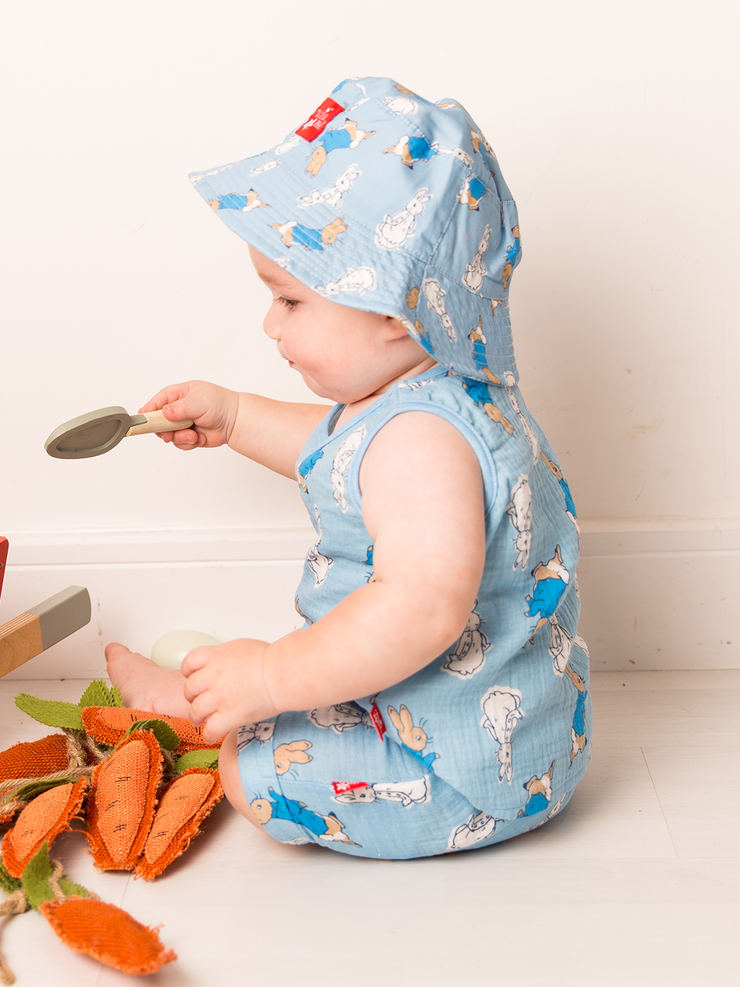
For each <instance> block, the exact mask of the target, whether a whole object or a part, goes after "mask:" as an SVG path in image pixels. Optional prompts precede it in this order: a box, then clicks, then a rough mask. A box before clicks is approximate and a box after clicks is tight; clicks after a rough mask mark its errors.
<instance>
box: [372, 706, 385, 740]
mask: <svg viewBox="0 0 740 987" xmlns="http://www.w3.org/2000/svg"><path fill="white" fill-rule="evenodd" d="M370 719H371V720H372V724H373V726H374V727H375V732H376V733H377V735H378V736H379V737H380V739H381V740H382V739H383V734H384V733H385V723H383V717H382V716H381V715H380V710H379V709H378V706H377V703H373V704H372V706H371V707H370Z"/></svg>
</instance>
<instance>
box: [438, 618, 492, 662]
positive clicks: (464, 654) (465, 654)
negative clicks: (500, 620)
mask: <svg viewBox="0 0 740 987" xmlns="http://www.w3.org/2000/svg"><path fill="white" fill-rule="evenodd" d="M480 625H481V615H480V614H479V613H478V612H477V611H476V610H473V611H472V613H471V614H470V615H469V616H468V622H467V624H466V625H465V630H464V631H463V632H462V634H461V635H460V639H459V640H458V642H457V646H456V647H455V650H454V652H453V653H452V654H450V655H448V656H447V661H446V662H445V664H444V665H443V666H442V671H443V672H448V673H449V674H450V675H458V676H460V678H466V677H467V676H468V675H475V674H476V672H479V671H480V670H481V668H483V665H484V664H485V661H486V651H490V649H491V642H490V641H489V640H488V638H487V637H486V635H485V634H484V633H483V631H482V630H481V629H480Z"/></svg>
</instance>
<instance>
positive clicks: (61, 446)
mask: <svg viewBox="0 0 740 987" xmlns="http://www.w3.org/2000/svg"><path fill="white" fill-rule="evenodd" d="M145 421H146V418H145V417H144V415H135V416H134V417H133V418H132V417H131V415H129V413H128V412H127V411H126V409H125V408H100V409H99V410H98V411H90V412H88V414H86V415H79V416H78V417H77V418H72V419H71V421H68V422H65V423H64V424H63V425H60V426H59V427H58V428H55V429H54V431H53V432H52V433H51V435H50V436H49V438H48V439H47V440H46V442H45V444H44V448H45V449H46V451H47V452H48V453H49V455H50V456H54V458H55V459H87V458H88V457H90V456H102V454H103V453H104V452H108V451H109V450H110V449H113V448H114V447H115V446H117V445H118V443H119V442H120V441H121V439H123V438H124V436H125V435H126V432H128V430H129V429H130V428H131V426H132V425H138V424H143V423H144V422H145Z"/></svg>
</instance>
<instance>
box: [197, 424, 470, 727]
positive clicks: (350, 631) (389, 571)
mask: <svg viewBox="0 0 740 987" xmlns="http://www.w3.org/2000/svg"><path fill="white" fill-rule="evenodd" d="M360 483H361V487H362V494H363V516H364V520H365V525H366V527H367V529H368V532H369V534H370V536H371V538H372V539H373V542H374V553H373V560H374V580H373V582H371V583H369V584H368V585H366V586H363V587H361V588H360V589H357V590H355V591H354V592H353V593H351V594H350V595H349V596H347V597H346V598H345V599H344V600H343V601H342V602H341V603H340V604H338V605H337V606H336V607H335V608H334V609H333V610H331V611H330V612H329V613H328V614H326V615H325V616H324V617H322V618H321V619H320V620H318V621H317V622H316V623H315V624H313V625H312V626H311V627H309V628H307V629H305V630H300V631H294V632H293V633H292V634H288V635H287V636H286V637H283V638H280V639H279V640H278V641H276V642H274V643H273V644H270V645H267V644H265V642H259V641H240V642H236V641H235V642H230V644H229V645H223V646H221V648H213V649H210V648H202V649H196V650H195V651H193V652H191V653H190V655H188V657H187V658H186V659H185V663H184V664H183V673H184V674H185V675H186V677H187V679H188V681H187V684H186V686H185V698H186V699H187V700H188V701H189V702H190V703H191V710H190V715H191V718H192V719H193V722H195V723H202V722H204V721H205V720H206V719H208V723H207V724H206V725H205V730H206V735H207V736H209V737H210V736H213V737H218V736H221V735H222V734H223V733H225V732H226V731H227V730H228V729H230V728H231V727H233V726H236V725H237V724H239V723H244V722H251V721H254V720H260V719H264V718H266V717H269V716H274V715H275V714H276V713H278V712H283V711H285V710H304V709H313V708H315V707H317V706H325V705H329V704H331V703H337V702H342V701H346V700H349V699H354V698H358V697H361V696H367V695H372V694H373V693H375V692H378V691H380V690H381V689H384V688H387V687H388V686H391V685H394V684H395V683H396V682H400V681H401V680H402V679H404V678H406V677H408V676H409V675H412V674H413V673H414V672H416V671H418V670H419V669H420V668H423V667H424V666H425V665H426V664H428V663H429V662H430V661H431V660H432V659H433V658H435V657H436V656H437V655H439V654H442V653H443V652H444V651H445V650H446V649H447V648H449V647H450V646H451V645H452V644H453V643H454V641H456V640H457V638H458V637H459V636H460V634H461V633H462V631H463V629H464V628H465V624H466V622H467V618H468V615H469V613H470V611H471V609H472V608H473V605H474V603H475V599H476V595H477V593H478V589H479V586H480V580H481V575H482V572H483V565H484V559H485V519H484V515H485V508H484V496H483V481H482V477H481V473H480V467H479V465H478V460H477V458H476V456H475V454H474V453H473V451H472V449H471V448H470V446H469V445H468V443H467V442H466V440H465V439H464V438H463V437H462V435H461V434H460V432H459V431H458V430H457V429H455V428H454V427H453V426H452V425H450V424H449V423H448V422H446V421H444V420H443V419H442V418H440V417H438V416H435V415H432V414H427V413H423V412H418V413H417V412H407V413H405V414H403V415H398V416H397V417H395V418H393V419H392V420H391V421H390V422H389V423H388V424H387V425H386V426H384V428H383V429H382V430H381V431H380V432H379V433H378V435H377V436H376V437H375V438H374V439H373V441H372V443H371V444H370V447H369V448H368V451H367V453H366V455H365V457H364V460H363V462H362V467H361V471H360ZM222 649H226V650H222Z"/></svg>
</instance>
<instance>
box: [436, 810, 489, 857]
mask: <svg viewBox="0 0 740 987" xmlns="http://www.w3.org/2000/svg"><path fill="white" fill-rule="evenodd" d="M500 822H501V820H500V819H497V818H496V817H495V816H489V815H488V814H487V813H485V812H473V813H472V814H471V815H470V816H469V817H468V821H467V822H464V823H462V825H461V826H458V827H457V829H453V831H452V832H451V833H450V839H449V841H448V843H447V849H448V850H465V849H467V847H469V846H473V844H474V843H480V841H481V840H485V839H487V838H488V837H489V836H492V835H493V834H494V833H495V832H496V824H497V823H500Z"/></svg>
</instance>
